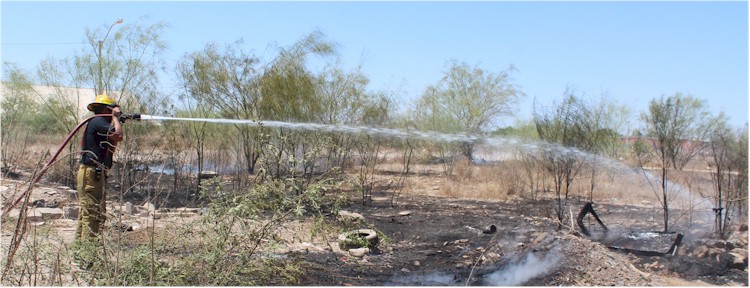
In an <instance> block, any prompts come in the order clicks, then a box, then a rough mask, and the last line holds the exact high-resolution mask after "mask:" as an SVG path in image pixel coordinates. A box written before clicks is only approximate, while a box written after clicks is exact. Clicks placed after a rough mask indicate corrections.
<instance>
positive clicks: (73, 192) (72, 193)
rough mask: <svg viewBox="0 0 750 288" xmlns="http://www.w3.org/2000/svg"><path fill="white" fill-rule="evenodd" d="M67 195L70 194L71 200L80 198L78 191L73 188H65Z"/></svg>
mask: <svg viewBox="0 0 750 288" xmlns="http://www.w3.org/2000/svg"><path fill="white" fill-rule="evenodd" d="M65 195H67V196H68V199H69V200H73V201H75V200H78V191H76V190H73V189H68V190H65Z"/></svg>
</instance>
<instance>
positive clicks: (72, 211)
mask: <svg viewBox="0 0 750 288" xmlns="http://www.w3.org/2000/svg"><path fill="white" fill-rule="evenodd" d="M79 210H80V207H78V206H70V205H68V206H65V207H63V215H64V216H65V218H66V219H73V220H77V219H78V211H79Z"/></svg>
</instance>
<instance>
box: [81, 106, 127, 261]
mask: <svg viewBox="0 0 750 288" xmlns="http://www.w3.org/2000/svg"><path fill="white" fill-rule="evenodd" d="M86 108H88V110H89V111H92V112H94V114H106V115H103V116H97V117H94V118H93V119H91V121H89V122H88V124H87V125H86V129H85V132H84V134H83V138H82V139H81V150H82V151H81V165H80V168H79V169H78V177H77V185H78V187H77V188H78V200H79V204H80V211H79V213H78V224H77V226H76V234H75V240H76V241H77V242H78V244H82V243H93V242H94V241H93V240H94V239H96V237H97V236H98V235H99V230H100V227H101V226H102V225H103V224H104V221H105V220H106V202H105V200H106V193H105V191H104V184H105V183H106V178H107V172H108V170H109V169H110V168H111V167H112V154H113V153H114V149H115V147H116V146H117V143H118V142H120V141H122V139H123V138H122V125H121V123H120V119H119V117H120V115H121V114H122V112H121V111H120V106H119V105H117V103H116V102H115V100H114V99H112V98H110V97H109V96H107V95H106V94H101V95H97V96H96V98H94V101H93V102H91V103H90V104H89V105H88V106H87V107H86ZM110 115H111V116H110ZM87 258H88V257H87ZM90 263H91V262H89V264H90Z"/></svg>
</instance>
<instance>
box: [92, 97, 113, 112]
mask: <svg viewBox="0 0 750 288" xmlns="http://www.w3.org/2000/svg"><path fill="white" fill-rule="evenodd" d="M97 105H106V106H109V107H111V108H114V107H117V106H119V105H117V102H115V99H112V98H111V97H109V96H107V94H100V95H96V98H94V102H91V103H89V105H88V106H86V108H87V109H89V111H94V108H95V107H96V106H97Z"/></svg>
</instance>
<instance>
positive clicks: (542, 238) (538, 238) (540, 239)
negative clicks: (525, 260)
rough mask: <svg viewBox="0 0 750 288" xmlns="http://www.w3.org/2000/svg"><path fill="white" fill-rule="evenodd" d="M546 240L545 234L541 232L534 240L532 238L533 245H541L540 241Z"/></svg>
mask: <svg viewBox="0 0 750 288" xmlns="http://www.w3.org/2000/svg"><path fill="white" fill-rule="evenodd" d="M546 238H547V233H546V232H541V233H539V235H537V236H536V238H534V244H539V243H542V241H544V239H546Z"/></svg>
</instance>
